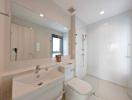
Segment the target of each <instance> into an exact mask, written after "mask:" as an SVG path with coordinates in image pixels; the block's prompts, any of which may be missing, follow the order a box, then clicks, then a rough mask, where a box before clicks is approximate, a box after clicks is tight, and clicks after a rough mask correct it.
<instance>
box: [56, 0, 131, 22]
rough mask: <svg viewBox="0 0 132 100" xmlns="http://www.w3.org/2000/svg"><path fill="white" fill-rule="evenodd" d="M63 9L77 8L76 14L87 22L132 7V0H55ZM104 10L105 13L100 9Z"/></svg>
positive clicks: (110, 15)
mask: <svg viewBox="0 0 132 100" xmlns="http://www.w3.org/2000/svg"><path fill="white" fill-rule="evenodd" d="M54 2H56V3H57V4H58V5H59V6H60V7H62V9H64V10H65V11H67V9H69V8H70V7H72V6H73V7H74V8H75V9H76V15H77V17H79V18H80V19H81V20H83V21H84V22H86V23H87V24H91V23H94V22H96V21H99V20H102V19H105V18H108V17H112V16H114V15H117V14H120V13H123V12H125V11H128V10H130V9H131V8H132V0H54ZM102 10H104V11H105V13H104V15H100V14H99V13H100V11H102Z"/></svg>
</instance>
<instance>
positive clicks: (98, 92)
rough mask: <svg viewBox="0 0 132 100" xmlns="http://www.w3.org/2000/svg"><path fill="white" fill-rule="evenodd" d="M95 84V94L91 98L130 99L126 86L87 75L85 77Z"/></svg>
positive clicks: (99, 99) (100, 99) (97, 99)
mask: <svg viewBox="0 0 132 100" xmlns="http://www.w3.org/2000/svg"><path fill="white" fill-rule="evenodd" d="M84 80H85V81H87V82H89V83H90V84H91V85H92V86H93V92H95V96H92V97H91V99H90V100H130V99H129V97H128V95H127V90H126V88H124V87H121V86H119V85H116V84H113V83H111V82H108V81H104V80H100V79H97V78H95V77H93V76H89V75H87V76H86V77H85V78H84Z"/></svg>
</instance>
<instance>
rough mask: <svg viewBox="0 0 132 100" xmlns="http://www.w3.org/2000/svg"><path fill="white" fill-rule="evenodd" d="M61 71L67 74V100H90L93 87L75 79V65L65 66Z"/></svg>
mask: <svg viewBox="0 0 132 100" xmlns="http://www.w3.org/2000/svg"><path fill="white" fill-rule="evenodd" d="M60 71H62V72H64V74H65V100H89V98H90V96H91V92H92V86H91V85H90V84H88V83H87V82H85V81H83V80H81V79H79V78H75V77H74V64H71V63H69V64H63V65H62V66H61V67H60Z"/></svg>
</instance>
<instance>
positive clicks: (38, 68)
mask: <svg viewBox="0 0 132 100" xmlns="http://www.w3.org/2000/svg"><path fill="white" fill-rule="evenodd" d="M40 70H41V68H40V65H37V66H36V68H35V73H36V74H38V73H39V71H40Z"/></svg>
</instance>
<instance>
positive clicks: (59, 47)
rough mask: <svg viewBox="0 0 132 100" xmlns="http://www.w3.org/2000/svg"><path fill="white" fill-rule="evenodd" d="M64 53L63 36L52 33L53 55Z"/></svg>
mask: <svg viewBox="0 0 132 100" xmlns="http://www.w3.org/2000/svg"><path fill="white" fill-rule="evenodd" d="M56 55H63V37H62V36H59V35H55V34H52V57H55V56H56Z"/></svg>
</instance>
